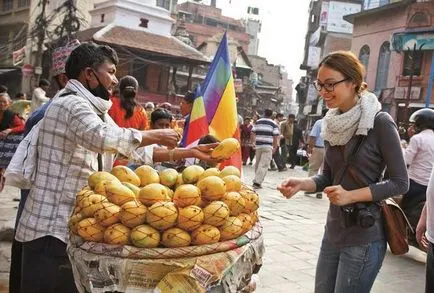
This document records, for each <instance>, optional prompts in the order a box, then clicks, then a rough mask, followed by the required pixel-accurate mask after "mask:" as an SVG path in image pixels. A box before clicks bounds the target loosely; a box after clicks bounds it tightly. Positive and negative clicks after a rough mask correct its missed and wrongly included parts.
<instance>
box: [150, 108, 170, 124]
mask: <svg viewBox="0 0 434 293" xmlns="http://www.w3.org/2000/svg"><path fill="white" fill-rule="evenodd" d="M160 119H168V120H169V121H172V119H173V116H172V114H170V112H169V111H167V110H166V109H162V108H158V109H156V110H155V111H153V112H152V114H151V124H154V123H155V122H157V121H158V120H160Z"/></svg>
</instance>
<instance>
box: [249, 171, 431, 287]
mask: <svg viewBox="0 0 434 293" xmlns="http://www.w3.org/2000/svg"><path fill="white" fill-rule="evenodd" d="M253 175H254V174H253V168H252V167H251V166H246V167H245V168H244V175H243V181H244V182H245V183H248V184H250V183H251V181H252V178H253ZM290 175H291V176H297V177H303V176H307V175H306V172H304V171H302V170H301V169H300V168H299V167H297V168H296V169H295V170H288V171H286V172H275V171H274V172H268V174H267V176H266V178H265V182H264V183H263V187H264V188H263V189H260V190H258V193H259V194H260V198H261V208H260V217H261V221H262V223H263V226H264V239H265V255H264V258H263V266H262V268H261V271H260V272H259V285H258V288H257V291H256V292H257V293H270V292H273V293H292V292H294V293H295V292H297V293H298V292H299V293H308V292H313V284H314V276H315V268H316V262H317V258H318V253H319V248H320V243H321V239H322V235H323V232H324V224H325V219H326V214H327V210H328V200H327V199H326V198H323V199H317V198H316V197H315V196H305V195H303V194H302V193H300V194H297V195H296V196H295V197H293V198H292V199H290V200H287V199H285V198H284V197H283V196H281V195H280V193H279V192H278V191H277V190H276V185H277V184H278V183H280V182H281V181H282V180H283V179H284V178H286V177H288V176H290ZM410 249H411V250H410V252H409V253H408V254H406V255H404V256H395V255H392V254H391V253H390V252H389V251H388V252H387V255H386V258H385V261H384V263H383V267H382V269H381V271H380V274H379V276H378V278H377V280H376V282H375V284H374V287H373V289H372V291H371V292H373V293H383V292H396V293H404V292H405V293H408V292H412V293H422V292H424V284H425V281H424V280H425V264H424V263H425V257H426V256H425V254H424V253H422V252H420V251H419V250H417V249H414V248H412V247H411V248H410Z"/></svg>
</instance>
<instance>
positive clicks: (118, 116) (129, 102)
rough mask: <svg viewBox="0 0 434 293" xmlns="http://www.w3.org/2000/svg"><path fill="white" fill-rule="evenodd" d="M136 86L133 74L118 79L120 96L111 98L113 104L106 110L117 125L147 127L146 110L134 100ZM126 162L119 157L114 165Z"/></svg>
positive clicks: (126, 161) (126, 162) (125, 163)
mask: <svg viewBox="0 0 434 293" xmlns="http://www.w3.org/2000/svg"><path fill="white" fill-rule="evenodd" d="M138 88H139V83H138V82H137V79H135V78H134V77H133V76H130V75H126V76H124V77H122V78H121V80H120V81H119V92H120V98H116V97H112V98H111V101H112V103H113V105H112V106H111V108H110V110H109V112H108V113H109V115H110V117H112V119H113V120H114V121H115V122H116V124H117V125H118V126H119V127H123V128H135V129H138V130H146V129H148V117H147V115H146V111H145V109H144V108H143V107H142V106H141V105H139V104H138V103H137V102H136V95H137V91H138ZM127 164H128V160H125V159H123V158H121V157H120V158H119V159H117V160H116V161H115V163H114V166H117V165H127Z"/></svg>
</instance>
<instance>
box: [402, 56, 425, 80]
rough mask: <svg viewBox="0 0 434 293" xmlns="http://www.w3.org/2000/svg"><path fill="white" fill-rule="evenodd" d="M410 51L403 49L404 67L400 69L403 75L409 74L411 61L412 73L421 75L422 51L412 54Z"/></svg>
mask: <svg viewBox="0 0 434 293" xmlns="http://www.w3.org/2000/svg"><path fill="white" fill-rule="evenodd" d="M411 55H412V52H409V51H405V53H404V68H403V70H402V75H403V76H410V74H411V63H412V62H414V67H413V75H421V74H422V60H423V52H418V51H416V52H414V54H413V56H411Z"/></svg>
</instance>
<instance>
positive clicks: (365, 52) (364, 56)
mask: <svg viewBox="0 0 434 293" xmlns="http://www.w3.org/2000/svg"><path fill="white" fill-rule="evenodd" d="M370 54H371V50H370V49H369V46H368V45H364V46H363V47H362V48H361V49H360V53H359V60H360V62H362V64H363V66H365V70H366V72H368V64H369V55H370Z"/></svg>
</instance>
